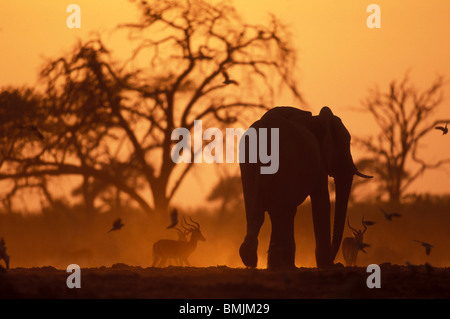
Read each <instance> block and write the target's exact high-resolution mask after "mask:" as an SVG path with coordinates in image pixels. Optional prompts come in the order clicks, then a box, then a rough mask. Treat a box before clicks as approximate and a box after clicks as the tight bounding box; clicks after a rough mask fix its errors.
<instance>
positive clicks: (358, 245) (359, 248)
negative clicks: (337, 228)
mask: <svg viewBox="0 0 450 319" xmlns="http://www.w3.org/2000/svg"><path fill="white" fill-rule="evenodd" d="M356 247H357V248H358V250H361V251H362V252H363V253H367V252H366V251H365V250H364V248H366V247H370V245H369V244H366V243H359V244H357V245H356Z"/></svg>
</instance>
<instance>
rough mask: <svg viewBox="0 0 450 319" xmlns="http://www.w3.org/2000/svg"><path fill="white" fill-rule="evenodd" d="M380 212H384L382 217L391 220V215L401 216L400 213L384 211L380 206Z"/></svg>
mask: <svg viewBox="0 0 450 319" xmlns="http://www.w3.org/2000/svg"><path fill="white" fill-rule="evenodd" d="M380 210H381V212H382V213H383V214H384V217H385V218H386V219H387V220H389V221H392V217H402V215H400V214H399V213H392V214H389V213H388V212H386V211H385V210H384V209H383V208H380Z"/></svg>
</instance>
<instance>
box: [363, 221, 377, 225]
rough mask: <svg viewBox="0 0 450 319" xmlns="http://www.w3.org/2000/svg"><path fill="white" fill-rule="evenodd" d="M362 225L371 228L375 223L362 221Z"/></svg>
mask: <svg viewBox="0 0 450 319" xmlns="http://www.w3.org/2000/svg"><path fill="white" fill-rule="evenodd" d="M363 224H364V225H366V226H373V225H375V224H376V223H375V222H373V221H371V220H363Z"/></svg>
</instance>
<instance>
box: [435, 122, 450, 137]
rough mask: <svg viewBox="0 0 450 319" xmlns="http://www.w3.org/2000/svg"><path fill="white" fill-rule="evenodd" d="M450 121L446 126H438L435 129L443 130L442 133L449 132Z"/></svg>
mask: <svg viewBox="0 0 450 319" xmlns="http://www.w3.org/2000/svg"><path fill="white" fill-rule="evenodd" d="M447 124H448V123H445V127H443V126H436V127H435V129H436V130H441V131H442V135H445V134H447V133H448V127H447Z"/></svg>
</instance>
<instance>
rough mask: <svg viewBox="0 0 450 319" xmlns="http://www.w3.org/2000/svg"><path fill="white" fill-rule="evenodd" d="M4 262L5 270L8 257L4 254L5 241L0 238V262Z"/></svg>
mask: <svg viewBox="0 0 450 319" xmlns="http://www.w3.org/2000/svg"><path fill="white" fill-rule="evenodd" d="M2 259H3V260H4V261H5V264H6V269H9V256H8V254H7V253H6V246H5V240H4V239H3V238H2V239H1V240H0V260H2Z"/></svg>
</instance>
